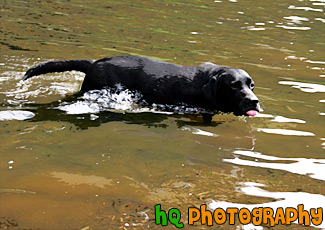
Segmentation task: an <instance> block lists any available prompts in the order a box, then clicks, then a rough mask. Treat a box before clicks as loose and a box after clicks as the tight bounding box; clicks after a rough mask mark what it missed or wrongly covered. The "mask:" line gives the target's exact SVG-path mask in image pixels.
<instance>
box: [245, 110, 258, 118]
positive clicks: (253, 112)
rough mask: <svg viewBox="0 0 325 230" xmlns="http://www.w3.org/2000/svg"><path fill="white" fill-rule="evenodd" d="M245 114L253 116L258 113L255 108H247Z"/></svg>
mask: <svg viewBox="0 0 325 230" xmlns="http://www.w3.org/2000/svg"><path fill="white" fill-rule="evenodd" d="M246 114H247V115H248V116H251V117H254V116H256V115H257V114H258V112H257V111H256V110H249V111H247V112H246Z"/></svg>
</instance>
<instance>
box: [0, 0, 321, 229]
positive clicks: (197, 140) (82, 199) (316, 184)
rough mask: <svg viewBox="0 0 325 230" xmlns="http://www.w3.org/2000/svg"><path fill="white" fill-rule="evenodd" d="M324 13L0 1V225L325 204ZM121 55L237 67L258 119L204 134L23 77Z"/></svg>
mask: <svg viewBox="0 0 325 230" xmlns="http://www.w3.org/2000/svg"><path fill="white" fill-rule="evenodd" d="M324 5H325V2H324V1H323V0H293V1H280V0H275V1H248V0H216V1H213V0H212V1H193V0H188V1H174V0H172V1H156V0H154V1H131V2H130V1H124V0H120V1H97V0H96V1H89V2H86V1H79V0H61V1H24V0H21V1H18V0H11V1H6V0H2V1H0V11H1V13H0V22H1V23H0V105H1V107H0V135H1V137H0V154H1V155H0V228H1V229H83V230H87V229H144V228H150V229H170V228H171V227H170V226H171V225H169V226H168V227H162V226H158V225H156V224H155V219H154V218H155V215H154V205H155V204H161V205H162V208H163V209H164V210H168V209H169V208H178V209H179V210H181V211H182V213H183V215H182V221H183V222H184V224H185V228H184V229H188V228H194V229H205V228H208V227H206V226H201V225H200V224H195V226H192V227H189V226H188V225H187V217H186V213H187V209H188V208H189V207H199V206H200V205H202V204H207V205H208V206H209V208H210V209H212V210H213V209H215V208H217V207H225V208H226V207H239V208H241V207H272V208H274V209H276V208H277V207H297V205H299V204H304V206H305V209H310V208H318V207H325V183H324V180H325V176H324V175H325V157H324V149H325V120H324V115H325V107H324V103H325V95H324V92H325V84H324V77H325V70H324V66H325V59H324V54H325V48H324V47H325V46H324V43H325V26H324V23H325V18H324V11H325V9H324ZM128 54H132V55H139V56H146V57H152V58H156V59H159V60H164V61H168V62H173V63H175V64H181V65H200V64H202V63H203V62H212V63H215V64H219V65H225V66H230V67H234V68H241V69H244V70H246V71H247V72H248V73H249V74H250V75H251V76H252V77H253V79H254V81H255V85H256V90H255V91H254V92H255V93H256V95H257V96H258V98H259V99H260V101H261V106H262V108H263V110H264V111H263V112H262V113H260V114H259V115H258V116H256V117H238V116H234V115H233V114H216V115H215V116H214V117H213V120H212V122H211V123H210V124H206V123H204V122H203V121H202V118H201V117H200V116H196V115H191V114H187V113H186V111H185V109H186V108H183V107H178V108H173V109H175V112H174V113H173V112H162V111H160V109H159V107H157V108H152V107H151V108H146V107H143V106H139V105H138V104H136V103H134V98H136V97H137V95H135V94H133V93H132V92H130V91H128V90H122V91H119V92H115V91H111V90H110V89H104V90H101V91H92V92H88V93H86V94H84V95H82V94H78V91H79V89H80V86H81V83H82V81H83V78H84V75H83V74H82V73H79V72H75V71H72V72H65V73H60V74H47V75H42V76H38V77H34V78H33V79H29V80H28V81H24V82H23V81H22V80H21V79H22V77H23V75H24V73H25V71H26V70H27V69H28V68H30V67H31V66H33V65H34V64H37V63H40V62H42V61H48V60H53V59H92V60H95V59H100V58H103V57H109V56H117V55H128ZM184 113H185V114H184ZM315 227H317V228H325V225H324V222H323V224H322V225H320V226H309V227H305V226H301V225H298V224H296V223H294V224H292V225H290V226H286V225H279V226H276V227H274V228H275V229H288V228H290V229H309V228H310V229H314V228H315ZM212 228H213V229H215V228H223V229H268V228H269V226H263V227H261V226H259V227H255V228H254V226H249V225H248V226H243V225H240V223H238V222H237V223H236V225H234V226H230V225H220V226H218V225H214V226H213V227H212Z"/></svg>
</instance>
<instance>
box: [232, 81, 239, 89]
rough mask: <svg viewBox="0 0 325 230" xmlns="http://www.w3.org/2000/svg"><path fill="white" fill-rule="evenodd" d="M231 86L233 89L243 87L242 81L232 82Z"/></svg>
mask: <svg viewBox="0 0 325 230" xmlns="http://www.w3.org/2000/svg"><path fill="white" fill-rule="evenodd" d="M230 87H231V88H233V89H239V88H240V87H241V83H240V82H235V83H232V84H231V85H230Z"/></svg>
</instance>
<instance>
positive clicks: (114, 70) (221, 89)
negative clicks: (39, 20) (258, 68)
mask: <svg viewBox="0 0 325 230" xmlns="http://www.w3.org/2000/svg"><path fill="white" fill-rule="evenodd" d="M71 70H77V71H81V72H84V73H85V74H86V77H85V79H84V82H83V84H82V87H81V91H88V90H92V89H102V88H103V87H105V86H109V87H112V86H114V85H115V84H117V83H121V84H122V85H124V86H125V87H127V88H128V89H130V90H138V91H140V92H141V93H142V94H143V96H144V99H145V100H146V101H147V102H148V103H159V104H175V103H180V102H184V103H186V104H189V105H192V106H196V107H201V108H204V109H207V110H209V111H212V112H214V111H216V110H218V111H222V112H234V114H235V115H249V116H255V115H256V114H257V113H258V112H259V110H260V105H259V101H258V98H257V97H256V96H255V94H254V93H253V90H254V82H253V80H252V78H251V77H250V76H249V75H248V74H247V73H246V72H245V71H244V70H241V69H233V68H229V67H225V66H218V65H215V64H212V63H204V64H202V65H200V66H180V65H175V64H171V63H166V62H162V61H158V60H154V59H150V58H145V57H138V56H119V57H110V58H104V59H100V60H98V61H90V60H70V61H66V60H56V61H49V62H44V63H41V64H39V65H36V66H34V67H32V68H31V69H29V70H28V71H27V72H26V74H25V76H24V80H27V79H28V78H30V77H33V76H36V75H40V74H46V73H51V72H64V71H71Z"/></svg>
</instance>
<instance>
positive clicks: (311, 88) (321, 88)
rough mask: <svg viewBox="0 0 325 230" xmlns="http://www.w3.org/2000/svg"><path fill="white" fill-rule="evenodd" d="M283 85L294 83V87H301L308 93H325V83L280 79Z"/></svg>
mask: <svg viewBox="0 0 325 230" xmlns="http://www.w3.org/2000/svg"><path fill="white" fill-rule="evenodd" d="M279 84H281V85H292V88H297V89H300V90H301V91H303V92H307V93H317V92H320V93H324V92H325V85H318V84H311V83H302V82H293V81H279Z"/></svg>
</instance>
